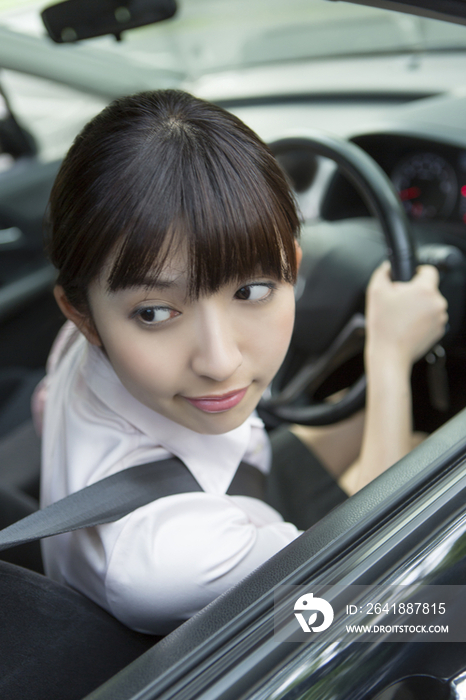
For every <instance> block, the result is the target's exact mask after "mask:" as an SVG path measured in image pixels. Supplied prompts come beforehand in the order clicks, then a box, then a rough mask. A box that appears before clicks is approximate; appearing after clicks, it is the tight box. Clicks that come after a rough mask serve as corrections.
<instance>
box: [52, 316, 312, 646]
mask: <svg viewBox="0 0 466 700" xmlns="http://www.w3.org/2000/svg"><path fill="white" fill-rule="evenodd" d="M57 355H58V356H59V357H58V358H57ZM52 358H53V359H52V362H51V363H49V372H48V375H47V379H46V401H45V411H44V417H43V440H42V445H43V448H42V449H43V453H42V483H41V494H42V496H41V498H42V506H43V507H44V506H46V505H48V504H50V503H53V502H54V501H56V500H58V499H60V498H63V497H64V496H66V495H68V494H69V493H72V492H74V491H77V490H78V489H81V488H84V487H85V486H88V485H89V484H92V483H93V482H95V481H98V480H99V479H102V478H104V477H106V476H108V475H110V474H113V473H115V472H118V471H120V470H122V469H126V468H127V467H131V466H135V465H137V464H145V463H148V462H153V461H155V460H158V459H165V458H167V457H170V456H173V455H174V456H176V457H179V458H180V459H181V460H182V461H183V462H184V463H185V465H186V466H187V467H188V469H189V470H190V471H191V473H192V474H193V476H194V477H195V479H196V480H197V481H198V482H199V484H200V485H201V487H202V488H203V490H204V491H203V492H196V493H185V494H177V495H173V496H167V497H165V498H161V499H158V500H156V501H154V502H152V503H149V504H148V505H146V506H143V507H141V508H138V509H137V510H136V511H134V512H133V513H131V514H129V515H127V516H125V517H124V518H121V519H120V520H118V521H116V522H114V523H109V524H106V525H100V526H98V527H95V528H87V529H85V530H78V531H75V532H72V533H66V534H63V535H58V536H56V537H52V538H49V539H46V540H43V541H42V551H43V557H44V563H45V569H46V573H47V575H48V576H50V577H51V578H53V579H55V580H57V581H61V582H63V583H66V584H68V585H70V586H72V587H73V588H76V589H78V590H79V591H81V592H83V593H84V594H85V595H87V596H88V597H89V598H91V599H93V600H94V601H95V602H97V603H98V604H99V605H101V606H102V607H103V608H105V609H107V610H108V611H109V612H110V613H112V614H113V615H114V616H115V617H117V618H118V619H119V620H121V621H122V622H124V623H125V624H126V625H128V626H129V627H131V628H133V629H135V630H138V631H141V632H148V633H151V634H166V633H168V632H170V631H171V630H172V629H174V628H175V627H176V626H177V625H179V624H180V623H181V622H183V621H184V620H186V619H187V618H189V617H190V616H191V615H193V614H194V613H195V612H197V611H198V610H200V609H201V608H202V607H204V606H205V605H207V603H209V602H210V601H212V600H213V599H214V598H215V597H216V596H218V595H219V594H220V593H223V592H224V591H225V590H227V589H228V588H230V587H231V586H232V585H234V584H235V583H237V582H238V581H239V580H241V579H242V578H244V577H245V576H246V575H247V574H249V573H250V572H251V571H252V570H253V569H255V568H256V567H258V566H259V565H260V564H262V563H263V562H264V561H266V560H267V559H268V558H269V557H271V556H272V555H273V554H275V553H276V552H277V551H279V550H280V549H281V548H283V547H284V546H285V545H287V544H288V543H289V542H291V541H292V540H293V539H295V538H296V537H297V536H298V535H299V534H300V532H299V530H297V528H296V527H295V526H294V525H292V524H290V523H285V522H283V519H282V518H281V516H280V515H279V514H278V513H277V512H276V511H275V510H274V509H273V508H271V507H270V506H268V505H267V504H265V503H263V502H262V501H259V500H257V499H255V498H250V497H246V496H228V495H226V491H227V489H228V486H229V484H230V482H231V480H232V479H233V476H234V474H235V472H236V469H237V467H238V464H239V462H240V461H241V460H244V461H247V462H249V463H250V464H253V465H255V466H257V467H258V468H259V469H261V470H262V471H263V472H267V470H268V468H269V462H270V445H269V442H268V439H267V434H266V432H265V430H264V427H263V423H262V421H261V420H260V419H259V417H258V416H257V415H255V414H253V415H252V416H250V418H249V419H248V420H246V421H245V422H244V423H243V424H242V425H241V426H240V427H239V428H236V429H235V430H232V431H230V432H229V433H225V434H223V435H201V434H199V433H195V432H193V431H191V430H189V429H188V428H185V427H183V426H181V425H178V424H177V423H174V422H173V421H171V420H169V419H168V418H165V417H164V416H161V415H160V414H158V413H155V412H154V411H153V410H151V409H149V408H147V407H146V406H144V405H143V404H141V403H140V402H139V401H138V400H137V399H135V398H134V397H133V396H132V395H131V394H130V393H129V392H128V391H127V390H126V389H125V388H124V386H123V385H122V384H121V382H120V380H119V379H118V377H117V376H116V374H115V372H114V371H113V369H112V367H111V365H110V363H109V361H108V360H107V358H106V357H105V355H104V353H103V352H102V351H101V350H100V349H99V348H96V347H94V346H92V345H90V344H89V343H88V342H87V341H86V340H85V338H84V337H83V336H82V335H81V334H80V333H79V332H78V331H77V330H76V328H75V327H74V326H73V324H71V323H67V324H65V327H64V329H63V331H62V333H61V336H60V340H59V343H58V351H57V349H55V351H54V352H53V354H52Z"/></svg>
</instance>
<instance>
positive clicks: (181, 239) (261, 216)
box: [107, 140, 299, 298]
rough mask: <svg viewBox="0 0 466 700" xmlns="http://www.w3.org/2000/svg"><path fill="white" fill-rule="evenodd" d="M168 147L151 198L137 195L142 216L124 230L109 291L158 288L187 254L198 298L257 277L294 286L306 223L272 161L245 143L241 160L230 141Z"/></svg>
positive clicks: (191, 290) (148, 187)
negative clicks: (214, 146)
mask: <svg viewBox="0 0 466 700" xmlns="http://www.w3.org/2000/svg"><path fill="white" fill-rule="evenodd" d="M189 145H192V146H196V145H197V144H192V143H191V144H189V140H188V144H186V146H189ZM164 146H165V148H164V149H162V150H165V151H166V152H165V153H163V152H162V153H161V154H160V157H159V158H158V165H157V166H156V167H155V168H154V169H153V171H152V173H151V177H150V178H149V180H150V181H149V182H146V183H145V187H144V189H145V192H144V196H143V197H137V198H136V199H137V200H138V201H139V203H140V206H138V211H137V212H134V213H133V217H132V220H131V221H129V222H128V223H127V225H126V226H125V227H124V230H123V231H122V232H121V236H120V239H119V242H118V245H117V250H118V252H117V255H116V257H115V258H114V261H113V264H112V265H111V269H110V273H109V275H108V279H107V284H108V287H109V289H110V290H111V291H116V290H118V289H123V288H128V287H132V286H143V285H146V284H147V283H148V280H150V282H151V283H155V282H156V281H157V278H158V277H159V276H160V275H161V273H162V270H163V269H164V267H165V266H166V264H167V263H169V261H170V259H171V258H172V257H173V256H174V255H176V254H177V253H178V252H179V251H180V250H181V249H182V250H183V252H185V253H186V257H187V266H188V270H187V274H188V294H189V296H190V297H191V298H197V297H198V296H199V295H201V294H209V293H214V292H216V291H217V290H218V289H219V288H220V287H221V286H222V285H224V284H228V283H230V282H233V281H246V280H248V279H251V278H252V277H254V276H257V275H258V274H262V275H264V276H271V277H273V278H275V279H277V280H278V281H286V282H289V283H292V284H293V283H294V282H295V281H296V275H297V267H296V248H295V243H294V241H295V238H296V235H297V231H298V228H299V221H298V217H297V215H296V209H295V205H294V200H293V196H292V195H291V192H289V190H288V187H287V184H286V182H285V180H284V176H283V174H282V173H281V171H280V169H279V168H278V166H277V165H276V163H275V161H274V160H273V156H270V158H271V160H272V167H271V163H270V160H268V159H262V158H259V159H258V158H257V149H252V148H251V149H250V151H249V152H248V153H245V151H244V144H242V152H241V155H240V154H239V153H237V152H236V150H235V149H231V148H228V147H227V146H228V144H225V143H223V144H221V145H220V148H219V149H211V150H210V151H209V152H206V150H205V148H204V149H202V150H203V152H201V153H199V150H198V149H197V148H196V147H194V148H189V147H186V148H185V149H183V150H181V151H180V150H178V152H176V151H175V152H173V149H170V144H164ZM230 146H231V144H230ZM170 151H172V152H170ZM258 160H259V162H257V161H258ZM263 160H267V161H268V162H262V161H263ZM174 161H176V162H174ZM245 161H246V163H245ZM247 161H249V162H247ZM168 163H170V166H169V167H167V164H168ZM245 166H246V167H245ZM180 173H182V176H180ZM139 175H140V173H139ZM277 180H280V182H279V183H277ZM161 183H163V184H162V186H161ZM139 184H140V185H141V182H139ZM278 185H279V186H278ZM284 188H285V190H287V191H288V192H289V197H288V198H284V197H283V190H284ZM277 191H278V192H279V193H280V196H277V194H276V192H277ZM112 218H113V217H112Z"/></svg>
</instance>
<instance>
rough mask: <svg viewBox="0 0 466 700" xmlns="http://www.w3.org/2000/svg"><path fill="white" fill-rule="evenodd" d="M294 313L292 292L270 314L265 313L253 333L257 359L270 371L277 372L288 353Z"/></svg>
mask: <svg viewBox="0 0 466 700" xmlns="http://www.w3.org/2000/svg"><path fill="white" fill-rule="evenodd" d="M294 313H295V305H294V295H293V292H291V294H288V295H287V296H286V297H285V299H284V300H283V301H282V302H281V303H280V304H279V305H278V306H277V307H276V308H274V309H271V312H270V313H269V314H265V315H264V318H263V319H262V321H261V323H260V325H258V326H256V327H255V328H254V329H253V331H252V333H251V338H253V339H254V344H255V353H256V360H257V361H259V362H261V363H263V365H264V369H267V371H268V372H269V373H272V374H275V372H277V370H278V369H279V367H280V365H281V364H282V362H283V359H284V357H285V355H286V352H287V350H288V346H289V344H290V340H291V334H292V332H293V326H294Z"/></svg>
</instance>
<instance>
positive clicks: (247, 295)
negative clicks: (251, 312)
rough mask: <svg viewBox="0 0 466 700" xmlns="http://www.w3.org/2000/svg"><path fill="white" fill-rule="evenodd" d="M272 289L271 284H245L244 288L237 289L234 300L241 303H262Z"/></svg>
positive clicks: (273, 287) (273, 286)
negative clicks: (238, 300)
mask: <svg viewBox="0 0 466 700" xmlns="http://www.w3.org/2000/svg"><path fill="white" fill-rule="evenodd" d="M274 289H275V285H273V284H271V283H265V282H264V283H262V284H259V283H257V284H245V285H244V287H241V288H240V289H238V291H237V292H236V294H235V298H236V299H240V300H241V301H264V300H265V299H267V298H268V297H269V296H270V295H271V294H272V292H273V290H274Z"/></svg>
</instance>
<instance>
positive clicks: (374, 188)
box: [258, 132, 416, 426]
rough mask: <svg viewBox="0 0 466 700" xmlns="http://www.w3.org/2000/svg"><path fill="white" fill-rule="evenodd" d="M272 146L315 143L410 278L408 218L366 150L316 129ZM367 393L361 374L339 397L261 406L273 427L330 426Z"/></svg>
mask: <svg viewBox="0 0 466 700" xmlns="http://www.w3.org/2000/svg"><path fill="white" fill-rule="evenodd" d="M270 147H271V149H272V151H274V152H280V151H282V150H284V149H286V148H288V149H296V150H298V149H303V148H305V149H309V148H311V149H312V151H313V152H314V153H315V154H316V155H318V156H323V157H325V158H330V159H331V160H333V161H334V162H335V163H336V164H337V165H338V167H339V169H340V171H341V173H342V174H343V175H344V176H346V177H347V179H348V180H349V182H350V183H351V184H352V185H353V186H354V187H355V189H356V190H357V191H358V193H359V194H360V195H361V197H362V199H363V200H364V201H365V203H366V205H367V207H368V209H369V211H370V212H371V214H372V215H373V216H374V217H375V218H376V219H378V221H379V222H380V225H381V228H382V232H383V235H384V237H385V241H386V247H387V257H388V260H389V261H390V264H391V268H392V278H393V279H394V280H397V281H401V282H408V281H409V280H410V279H411V278H412V276H413V275H414V272H415V269H416V262H415V251H414V243H413V239H412V234H411V227H410V223H409V221H408V217H407V216H406V212H405V210H404V207H403V205H402V203H401V201H400V199H399V197H398V195H397V193H396V192H395V189H394V187H393V185H392V182H391V180H390V179H389V178H388V176H387V175H386V174H385V172H384V171H383V170H382V169H381V168H380V166H379V165H378V164H377V163H376V162H375V161H374V160H373V159H372V158H371V157H370V156H369V155H368V154H367V153H366V152H365V151H363V150H362V149H361V148H359V146H356V144H354V143H351V142H350V141H345V140H344V139H340V138H338V137H335V136H330V135H328V134H325V133H318V132H311V133H308V134H306V136H305V137H290V138H285V139H280V140H279V141H275V142H273V143H272V144H270ZM365 392H366V379H365V376H364V375H362V376H361V377H360V378H359V379H358V380H357V381H356V382H355V384H353V385H352V386H351V387H350V388H349V389H348V391H347V392H346V394H345V395H344V396H343V398H342V399H341V400H340V401H338V402H335V403H329V402H321V403H314V404H312V405H307V406H295V405H292V404H288V403H287V402H286V400H284V399H283V395H284V392H281V398H280V399H278V400H277V399H276V398H274V397H273V396H272V398H271V399H263V400H262V401H261V402H260V404H259V407H258V410H259V413H260V415H261V416H262V417H263V418H264V420H265V421H266V423H268V424H269V425H271V426H274V425H278V424H280V423H282V422H286V423H300V424H302V425H328V424H331V423H336V422H338V421H340V420H343V419H344V418H347V417H348V416H350V415H352V414H353V413H354V412H355V411H357V410H359V409H360V408H362V407H363V406H364V402H365ZM285 395H286V390H285Z"/></svg>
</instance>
